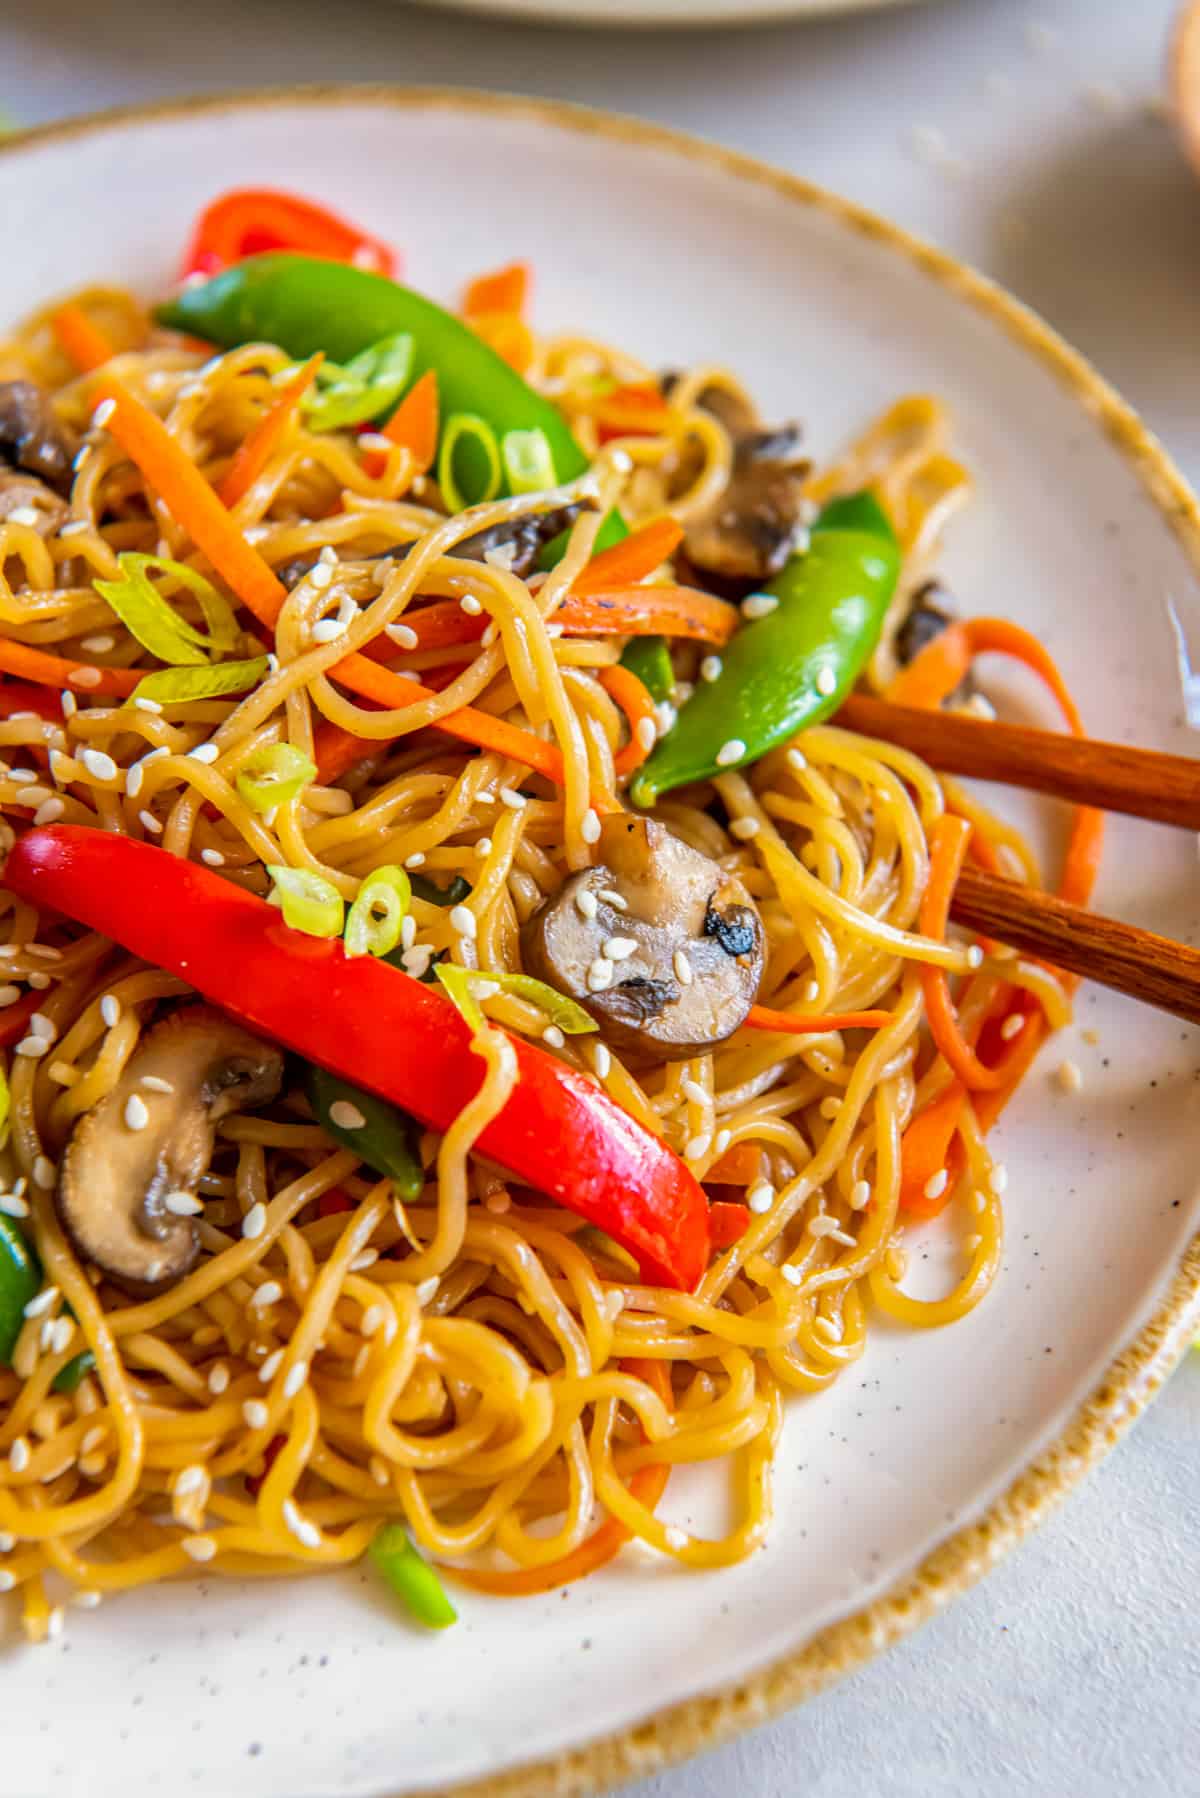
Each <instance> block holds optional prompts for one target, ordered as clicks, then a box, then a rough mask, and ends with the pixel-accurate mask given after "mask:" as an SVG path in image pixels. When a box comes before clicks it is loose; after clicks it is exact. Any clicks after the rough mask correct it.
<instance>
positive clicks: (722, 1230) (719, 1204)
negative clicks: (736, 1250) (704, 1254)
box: [708, 1199, 750, 1249]
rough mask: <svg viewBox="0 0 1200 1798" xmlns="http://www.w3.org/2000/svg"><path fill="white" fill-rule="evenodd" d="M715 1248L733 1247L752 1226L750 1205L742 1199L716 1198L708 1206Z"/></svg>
mask: <svg viewBox="0 0 1200 1798" xmlns="http://www.w3.org/2000/svg"><path fill="white" fill-rule="evenodd" d="M708 1227H709V1229H710V1230H711V1231H712V1244H713V1248H714V1249H728V1248H732V1247H733V1244H734V1243H735V1242H740V1241H741V1240H742V1237H743V1236H744V1235H745V1234H746V1231H747V1230H748V1229H749V1228H750V1207H749V1205H743V1204H742V1202H741V1201H740V1199H714V1200H713V1202H712V1204H711V1205H710V1206H709V1208H708Z"/></svg>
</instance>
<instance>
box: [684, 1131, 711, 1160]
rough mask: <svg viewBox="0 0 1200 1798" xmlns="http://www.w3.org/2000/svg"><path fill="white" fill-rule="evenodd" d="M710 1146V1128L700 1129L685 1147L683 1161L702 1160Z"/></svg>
mask: <svg viewBox="0 0 1200 1798" xmlns="http://www.w3.org/2000/svg"><path fill="white" fill-rule="evenodd" d="M711 1148H712V1132H711V1130H701V1131H700V1133H699V1134H698V1135H696V1136H693V1137H692V1139H691V1141H690V1142H689V1143H688V1144H687V1146H686V1147H685V1149H684V1151H683V1158H684V1160H685V1161H702V1160H703V1159H704V1157H705V1156H706V1155H707V1154H708V1151H709V1150H710V1149H711Z"/></svg>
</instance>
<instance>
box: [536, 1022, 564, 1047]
mask: <svg viewBox="0 0 1200 1798" xmlns="http://www.w3.org/2000/svg"><path fill="white" fill-rule="evenodd" d="M566 1040H567V1039H566V1037H565V1036H564V1035H563V1033H562V1031H561V1030H560V1029H559V1027H558V1025H557V1024H547V1025H546V1028H545V1029H544V1030H543V1031H542V1041H543V1042H544V1043H545V1044H546V1045H547V1046H548V1047H549V1048H551V1049H561V1048H562V1047H563V1045H564V1043H565V1042H566Z"/></svg>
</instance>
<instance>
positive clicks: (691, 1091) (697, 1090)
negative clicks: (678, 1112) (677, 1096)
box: [679, 1079, 709, 1105]
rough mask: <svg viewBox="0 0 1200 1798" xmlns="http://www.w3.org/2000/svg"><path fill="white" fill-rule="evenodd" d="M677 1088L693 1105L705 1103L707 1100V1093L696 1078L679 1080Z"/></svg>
mask: <svg viewBox="0 0 1200 1798" xmlns="http://www.w3.org/2000/svg"><path fill="white" fill-rule="evenodd" d="M679 1090H680V1092H681V1093H682V1094H683V1096H684V1098H685V1099H690V1100H691V1101H692V1104H693V1105H707V1104H708V1102H709V1095H708V1093H707V1092H706V1091H705V1089H704V1088H703V1087H702V1086H701V1084H700V1082H699V1081H698V1080H688V1079H683V1080H681V1081H680V1082H679Z"/></svg>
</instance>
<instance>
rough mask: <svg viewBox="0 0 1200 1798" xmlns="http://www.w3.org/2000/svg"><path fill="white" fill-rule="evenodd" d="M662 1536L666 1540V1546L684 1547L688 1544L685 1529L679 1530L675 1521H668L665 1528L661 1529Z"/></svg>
mask: <svg viewBox="0 0 1200 1798" xmlns="http://www.w3.org/2000/svg"><path fill="white" fill-rule="evenodd" d="M663 1538H664V1540H665V1541H666V1544H667V1547H668V1548H675V1549H680V1548H686V1547H687V1545H688V1535H687V1531H686V1530H681V1529H680V1528H679V1525H678V1524H676V1523H669V1524H668V1525H667V1527H666V1529H665V1530H664V1531H663Z"/></svg>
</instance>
